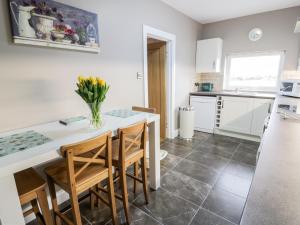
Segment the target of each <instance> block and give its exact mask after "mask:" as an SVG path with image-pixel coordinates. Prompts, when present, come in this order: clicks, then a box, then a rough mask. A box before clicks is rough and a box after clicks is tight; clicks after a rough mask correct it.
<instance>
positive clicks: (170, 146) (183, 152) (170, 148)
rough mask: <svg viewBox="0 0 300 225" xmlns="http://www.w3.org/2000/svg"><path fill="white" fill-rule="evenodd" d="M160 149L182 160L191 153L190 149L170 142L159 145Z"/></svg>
mask: <svg viewBox="0 0 300 225" xmlns="http://www.w3.org/2000/svg"><path fill="white" fill-rule="evenodd" d="M160 148H161V149H164V150H166V151H167V152H168V153H170V154H172V155H176V156H179V157H183V158H184V157H186V156H187V155H189V154H190V153H191V152H192V151H193V149H192V148H191V147H186V146H182V145H178V144H176V143H172V142H167V143H165V144H163V145H161V146H160Z"/></svg>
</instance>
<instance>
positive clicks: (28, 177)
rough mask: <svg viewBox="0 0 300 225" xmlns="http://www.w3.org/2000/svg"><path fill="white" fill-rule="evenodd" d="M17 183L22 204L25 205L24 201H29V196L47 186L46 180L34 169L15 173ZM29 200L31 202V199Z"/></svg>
mask: <svg viewBox="0 0 300 225" xmlns="http://www.w3.org/2000/svg"><path fill="white" fill-rule="evenodd" d="M15 181H16V186H17V190H18V194H19V198H20V201H21V203H23V199H25V198H26V199H28V197H27V196H28V195H30V194H35V192H36V191H37V190H39V189H41V188H44V187H45V185H46V182H45V180H44V179H43V178H41V177H40V175H38V174H37V172H36V171H35V170H34V169H33V168H29V169H26V170H23V171H20V172H18V173H15ZM33 198H34V196H33V197H32V199H33ZM28 200H29V201H30V200H31V198H30V199H28Z"/></svg>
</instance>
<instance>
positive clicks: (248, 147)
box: [238, 143, 259, 154]
mask: <svg viewBox="0 0 300 225" xmlns="http://www.w3.org/2000/svg"><path fill="white" fill-rule="evenodd" d="M258 148H259V145H258V144H245V143H241V144H240V145H239V147H238V150H241V151H245V152H249V153H253V154H256V153H257V150H258Z"/></svg>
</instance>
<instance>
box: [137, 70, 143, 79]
mask: <svg viewBox="0 0 300 225" xmlns="http://www.w3.org/2000/svg"><path fill="white" fill-rule="evenodd" d="M136 79H138V80H141V79H143V74H142V73H140V72H137V73H136Z"/></svg>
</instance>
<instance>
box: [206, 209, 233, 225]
mask: <svg viewBox="0 0 300 225" xmlns="http://www.w3.org/2000/svg"><path fill="white" fill-rule="evenodd" d="M200 208H202V209H203V210H205V211H207V212H209V213H211V214H213V215H215V216H217V217H219V218H221V219H223V220H226V221H227V222H230V223H232V224H235V225H238V224H237V223H234V222H232V221H230V220H228V219H226V218H225V217H223V216H220V215H218V214H217V213H215V212H213V211H210V210H209V209H206V208H203V207H200Z"/></svg>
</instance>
